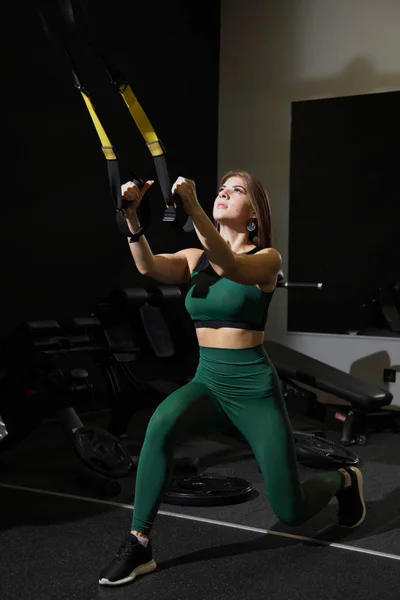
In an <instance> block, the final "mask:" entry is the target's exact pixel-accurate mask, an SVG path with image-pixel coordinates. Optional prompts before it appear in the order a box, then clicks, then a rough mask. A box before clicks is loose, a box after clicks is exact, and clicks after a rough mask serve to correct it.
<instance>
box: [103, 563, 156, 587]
mask: <svg viewBox="0 0 400 600" xmlns="http://www.w3.org/2000/svg"><path fill="white" fill-rule="evenodd" d="M155 569H157V564H156V561H155V560H151V561H150V562H148V563H146V564H145V565H140V566H139V567H136V569H133V571H132V573H131V574H130V575H128V577H124V579H118V581H109V580H108V579H104V578H103V579H99V584H100V585H111V586H112V585H123V584H124V583H130V582H131V581H133V580H134V579H136V577H137V576H138V575H146V573H151V572H152V571H155Z"/></svg>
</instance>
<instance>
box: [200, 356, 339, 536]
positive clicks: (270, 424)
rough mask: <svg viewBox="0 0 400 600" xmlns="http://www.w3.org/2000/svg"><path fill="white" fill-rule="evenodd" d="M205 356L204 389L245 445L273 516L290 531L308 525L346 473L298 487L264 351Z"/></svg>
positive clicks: (290, 441) (282, 409)
mask: <svg viewBox="0 0 400 600" xmlns="http://www.w3.org/2000/svg"><path fill="white" fill-rule="evenodd" d="M207 355H208V362H209V365H210V367H209V369H208V377H209V381H207V387H208V388H209V389H210V390H212V391H213V392H214V394H215V395H216V396H217V397H218V399H219V402H220V403H221V406H222V407H223V409H224V411H225V412H226V414H227V415H228V417H229V418H230V420H231V421H232V423H233V424H234V425H235V426H236V427H237V429H238V430H239V431H240V432H241V433H242V434H243V435H244V437H245V438H246V439H247V441H248V442H249V444H250V446H251V448H252V450H253V452H254V455H255V457H256V459H257V461H258V463H259V465H260V468H261V472H262V474H263V477H264V481H265V485H266V490H267V494H268V498H269V500H270V502H271V505H272V507H273V509H274V512H275V514H276V515H277V517H278V518H279V520H280V521H282V522H284V523H286V524H288V525H292V526H294V525H300V524H301V523H303V522H305V521H307V520H308V519H310V518H311V517H312V516H313V515H315V514H316V513H318V512H319V511H320V510H321V509H322V508H323V507H324V506H325V505H326V504H327V503H328V502H329V501H330V500H331V498H332V497H333V496H334V495H335V494H337V493H338V492H339V491H340V490H341V489H342V488H343V486H344V483H345V481H346V474H345V473H340V472H338V471H335V472H332V473H324V474H320V475H317V476H316V477H312V478H311V479H309V480H307V481H306V482H304V483H301V481H300V477H299V472H298V467H297V460H296V452H295V446H294V438H293V433H292V429H291V424H290V421H289V417H288V414H287V411H286V405H285V402H284V398H283V395H282V391H281V385H280V381H279V378H278V375H277V373H276V371H275V368H274V366H273V365H272V364H271V363H270V361H269V358H268V356H267V354H266V353H265V350H264V348H263V346H256V347H254V348H246V349H243V350H219V351H218V352H217V351H216V349H207ZM203 364H205V357H203ZM211 365H213V366H211ZM211 369H213V370H214V374H213V375H211Z"/></svg>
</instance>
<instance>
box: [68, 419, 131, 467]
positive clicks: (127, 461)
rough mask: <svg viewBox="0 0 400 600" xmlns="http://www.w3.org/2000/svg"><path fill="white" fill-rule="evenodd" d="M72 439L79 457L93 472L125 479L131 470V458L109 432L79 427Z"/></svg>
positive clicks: (95, 428) (96, 428)
mask: <svg viewBox="0 0 400 600" xmlns="http://www.w3.org/2000/svg"><path fill="white" fill-rule="evenodd" d="M72 439H73V443H74V447H75V450H76V452H77V454H78V456H79V457H80V459H81V460H82V461H83V462H84V463H85V464H86V465H87V466H88V467H89V468H90V469H92V470H93V471H96V472H97V473H101V474H102V475H106V476H108V477H125V476H126V475H128V473H129V471H130V470H131V466H132V461H131V457H130V456H129V454H128V453H127V451H126V450H125V448H124V447H123V446H122V444H121V443H120V441H119V439H118V438H117V437H115V436H114V435H112V434H111V433H109V432H108V431H105V430H104V429H100V428H98V427H79V428H78V429H76V431H75V432H74V434H73V437H72Z"/></svg>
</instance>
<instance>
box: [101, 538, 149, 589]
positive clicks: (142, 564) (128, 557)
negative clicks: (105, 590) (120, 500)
mask: <svg viewBox="0 0 400 600" xmlns="http://www.w3.org/2000/svg"><path fill="white" fill-rule="evenodd" d="M156 568H157V565H156V563H155V561H154V560H153V551H152V549H151V540H149V543H148V545H147V547H145V546H143V544H141V543H140V542H139V541H138V539H137V537H136V536H135V535H133V534H132V533H130V534H129V536H127V537H126V539H125V540H124V541H123V542H122V544H121V546H120V547H119V549H118V552H117V554H116V555H115V557H114V558H113V560H112V561H111V563H110V564H109V565H108V567H106V568H105V569H103V571H102V573H101V575H100V579H99V583H100V585H122V584H123V583H129V582H130V581H133V580H134V579H135V577H137V575H144V574H145V573H151V571H154V570H155V569H156Z"/></svg>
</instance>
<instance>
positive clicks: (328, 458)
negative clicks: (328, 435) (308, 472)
mask: <svg viewBox="0 0 400 600" xmlns="http://www.w3.org/2000/svg"><path fill="white" fill-rule="evenodd" d="M294 440H295V446H296V455H297V459H298V461H299V462H301V463H302V464H307V465H310V466H316V467H327V468H329V467H334V468H337V467H338V466H339V467H340V466H354V465H357V464H358V463H359V458H358V456H357V455H356V454H354V453H353V452H351V451H350V450H348V449H347V448H345V447H344V446H342V445H341V444H337V443H336V442H333V441H332V440H328V439H325V438H322V437H320V436H318V435H315V434H314V433H306V432H299V431H296V432H294Z"/></svg>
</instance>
